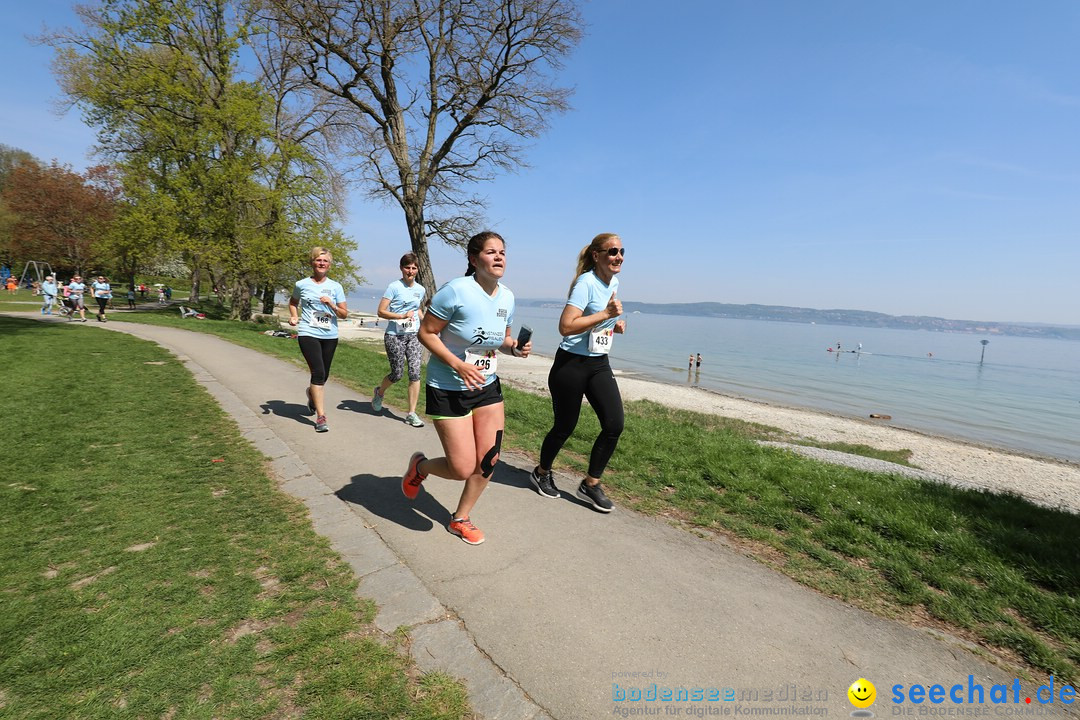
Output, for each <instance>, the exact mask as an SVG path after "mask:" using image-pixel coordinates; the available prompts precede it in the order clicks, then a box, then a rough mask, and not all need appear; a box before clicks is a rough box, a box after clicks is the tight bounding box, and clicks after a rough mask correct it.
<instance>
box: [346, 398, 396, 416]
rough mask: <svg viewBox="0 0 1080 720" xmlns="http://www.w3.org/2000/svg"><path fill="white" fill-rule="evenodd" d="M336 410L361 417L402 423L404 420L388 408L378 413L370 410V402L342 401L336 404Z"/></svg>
mask: <svg viewBox="0 0 1080 720" xmlns="http://www.w3.org/2000/svg"><path fill="white" fill-rule="evenodd" d="M337 409H338V410H345V411H347V412H354V413H360V414H361V415H371V416H372V417H386V418H390V419H391V420H398V421H402V420H404V419H405V416H404V415H397V414H395V413H394V411H393V410H391V409H390V408H388V407H385V406H384V407H383V409H382V410H381V411H380V412H375V411H374V410H372V409H371V402H370V401H363V400H342V401H341V402H339V403H338V406H337Z"/></svg>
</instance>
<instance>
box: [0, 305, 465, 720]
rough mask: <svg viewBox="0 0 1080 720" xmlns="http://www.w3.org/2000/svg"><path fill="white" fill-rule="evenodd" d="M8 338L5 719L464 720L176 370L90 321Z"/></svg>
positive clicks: (148, 348) (230, 428)
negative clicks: (385, 631)
mask: <svg viewBox="0 0 1080 720" xmlns="http://www.w3.org/2000/svg"><path fill="white" fill-rule="evenodd" d="M189 322H190V321H189ZM208 322H209V321H208ZM0 337H2V342H0V362H2V363H3V367H4V376H5V381H4V387H5V390H6V392H5V405H6V408H7V411H6V412H5V413H3V414H2V415H0V432H2V433H3V436H4V438H5V444H4V445H5V448H7V458H6V459H7V466H8V479H7V481H5V482H4V483H3V484H0V506H2V507H3V509H4V518H3V523H2V524H0V592H2V597H3V612H2V613H0V715H3V716H4V717H13V718H15V717H18V718H50V719H51V718H59V717H79V718H147V717H165V718H173V717H176V718H180V717H183V718H261V717H294V716H299V715H300V714H303V715H304V716H305V717H312V718H347V717H356V718H359V717H363V718H463V717H470V711H469V709H468V703H467V699H466V697H465V694H464V691H463V689H462V687H461V686H460V685H459V684H458V683H456V682H455V681H452V680H450V679H449V678H447V677H446V676H443V675H440V674H429V675H424V676H421V675H420V674H419V673H417V672H416V670H415V668H414V667H413V666H411V665H410V663H409V661H408V659H407V658H406V657H405V656H403V655H402V654H399V653H398V652H396V651H395V649H394V647H393V645H392V641H391V642H390V644H389V645H388V644H387V639H386V638H384V637H383V636H382V635H381V634H380V633H379V632H378V631H377V630H376V629H375V628H374V626H373V625H372V624H371V619H372V617H373V615H374V612H375V608H374V606H373V605H372V603H370V602H368V601H362V600H360V599H357V598H356V596H355V594H354V593H355V589H356V578H355V577H354V576H353V575H352V572H351V570H350V569H349V568H348V566H347V565H345V564H344V563H343V562H342V561H341V559H340V558H339V557H338V556H337V554H336V553H335V552H333V551H332V550H331V549H330V548H329V546H328V543H327V541H326V540H325V539H323V538H321V537H319V536H318V535H316V534H315V533H314V531H313V530H312V529H311V526H310V522H309V520H308V518H307V515H306V512H305V510H304V508H303V506H302V505H301V504H300V503H297V502H295V501H293V500H292V499H290V498H287V497H286V496H284V495H283V494H282V493H279V492H278V491H277V490H276V488H275V485H274V482H273V481H272V480H271V479H270V478H269V477H268V475H267V473H266V470H265V468H264V461H265V460H264V458H263V457H262V456H261V455H260V454H259V453H258V452H257V451H255V450H254V448H252V447H251V445H250V444H249V443H248V442H247V441H245V440H244V439H243V438H242V437H241V436H240V435H239V433H238V431H237V428H236V426H235V424H234V423H233V421H232V420H231V419H230V418H228V417H227V416H225V415H224V413H223V412H222V411H221V410H220V409H219V408H218V406H217V404H216V403H215V402H214V401H213V400H212V398H211V397H210V396H209V395H208V394H207V393H206V392H205V391H204V390H203V389H202V388H201V387H200V386H199V385H198V384H197V383H196V382H195V381H194V380H193V379H192V377H191V375H190V374H189V373H188V371H187V370H186V369H185V368H184V367H183V366H182V365H181V364H180V363H179V361H177V360H176V358H174V357H173V356H172V355H170V354H169V353H168V352H166V351H165V350H163V349H161V348H159V347H157V346H156V345H153V344H151V343H148V342H144V341H141V340H138V339H135V338H132V337H129V336H126V335H122V334H117V333H103V332H98V331H97V328H94V327H91V326H87V325H81V324H80V325H78V326H70V325H66V324H65V325H56V324H42V323H37V322H34V321H31V320H21V319H11V318H0ZM260 337H265V336H260ZM267 339H269V338H267ZM278 342H281V341H278Z"/></svg>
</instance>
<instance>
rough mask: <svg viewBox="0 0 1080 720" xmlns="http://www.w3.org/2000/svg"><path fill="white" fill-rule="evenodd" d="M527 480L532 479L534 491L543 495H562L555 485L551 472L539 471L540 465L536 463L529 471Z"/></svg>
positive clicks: (551, 496)
mask: <svg viewBox="0 0 1080 720" xmlns="http://www.w3.org/2000/svg"><path fill="white" fill-rule="evenodd" d="M529 480H531V481H532V484H533V487H534V488H536V492H538V493H540V494H541V495H543V496H544V497H546V498H557V497H562V496H561V495H559V488H557V487H555V476H554V475H552V474H551V471H550V470H548V471H547V472H546V473H542V472H540V466H539V465H537V466H536V467H534V468H533V471H532V472H531V473H529Z"/></svg>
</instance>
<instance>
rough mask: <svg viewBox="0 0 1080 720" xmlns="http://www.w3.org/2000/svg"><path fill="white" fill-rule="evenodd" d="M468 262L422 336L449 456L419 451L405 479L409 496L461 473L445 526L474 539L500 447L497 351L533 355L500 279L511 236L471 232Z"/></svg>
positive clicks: (438, 297) (434, 306) (430, 392)
mask: <svg viewBox="0 0 1080 720" xmlns="http://www.w3.org/2000/svg"><path fill="white" fill-rule="evenodd" d="M467 252H468V256H469V269H468V270H467V271H466V274H465V276H464V277H459V278H454V279H453V280H451V281H450V282H448V283H446V284H445V285H443V286H442V287H441V288H439V291H438V292H437V293H435V297H433V298H432V299H431V306H430V307H429V308H428V312H427V314H426V315H424V319H423V321H421V323H420V332H419V335H420V342H421V343H423V345H424V347H426V348H427V349H428V350H429V351H431V359H430V360H428V369H427V414H428V415H429V416H430V417H431V419H432V421H433V422H434V424H435V431H436V432H437V433H438V434H439V440H441V441H442V446H443V452H445V453H446V456H445V457H440V458H432V459H430V460H429V459H428V458H427V457H425V456H424V454H423V453H421V452H417V453H413V456H412V458H411V459H410V460H409V467H408V469H407V470H406V472H405V477H404V478H402V481H401V491H402V492H403V493H405V497H407V498H409V499H410V500H412V499H415V498H416V496H417V494H418V493H419V492H420V483H422V482H423V481H424V479H425V478H427V476H428V475H438V476H439V477H443V478H448V479H450V480H463V481H464V482H465V487H464V489H463V490H462V491H461V499H460V500H458V505H457V508H456V509H455V510H454V515H453V517H452V518H451V520H450V525H449V527H448V528H447V529H448V530H449V531H450V532H451V533H453V534H454V535H457V536H459V537H460V538H461V539H462V540H464V541H465V542H467V543H469V544H470V545H479V544H480V543H482V542H484V533H483V532H482V531H481V530H480V529H479V528H477V527H476V526H475V525H473V524H472V521H471V520H470V519H469V514H470V513H471V512H472V509H473V506H474V505H476V501H477V500H478V499H479V498H480V494H481V493H482V492H484V488H486V487H487V485H488V480H489V479H490V478H491V474H492V472H493V471H494V470H495V463H496V462H497V461H498V459H499V450H500V448H501V446H502V436H503V427H504V425H505V416H504V415H503V397H502V385H501V384H500V383H499V376H498V375H497V374H496V370H497V366H498V359H499V357H498V355H497V354H496V351H498V350H502V351H503V352H504V353H506V354H508V355H519V356H520V357H528V355H529V351H530V350H531V349H532V343H531V342H527V343H525V345H524V346H523V347H521V348H518V347H517V340H516V339H514V338H513V337H511V326H512V325H513V324H514V294H513V293H512V292H510V289H509V288H508V287H506V286H504V285H503V284H502V283H500V282H499V280H500V278H502V276H503V273H504V272H505V271H506V243H505V242H504V241H503V239H502V237H500V236H499V235H498V234H497V233H493V232H482V233H480V234H478V235H474V236H473V237H472V238H470V239H469V244H468V248H467Z"/></svg>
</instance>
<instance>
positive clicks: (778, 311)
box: [517, 298, 1080, 340]
mask: <svg viewBox="0 0 1080 720" xmlns="http://www.w3.org/2000/svg"><path fill="white" fill-rule="evenodd" d="M517 302H518V303H519V304H521V305H528V306H532V307H556V308H561V307H563V305H564V304H565V300H534V299H525V298H518V301H517ZM623 310H624V311H625V312H627V313H635V312H640V313H645V314H648V315H689V316H692V317H715V318H732V319H739V320H769V321H775V322H793V323H817V324H820V325H854V326H856V327H880V328H899V329H907V330H932V331H935V332H955V333H968V334H971V335H1019V336H1022V337H1040V338H1054V339H1058V340H1080V326H1066V325H1045V324H1038V323H1009V322H993V321H989V320H948V319H946V318H939V317H928V316H926V315H886V314H885V313H878V312H870V311H869V310H816V309H814V308H800V307H787V306H785V305H732V304H729V303H716V302H701V303H642V302H626V301H624V302H623Z"/></svg>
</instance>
